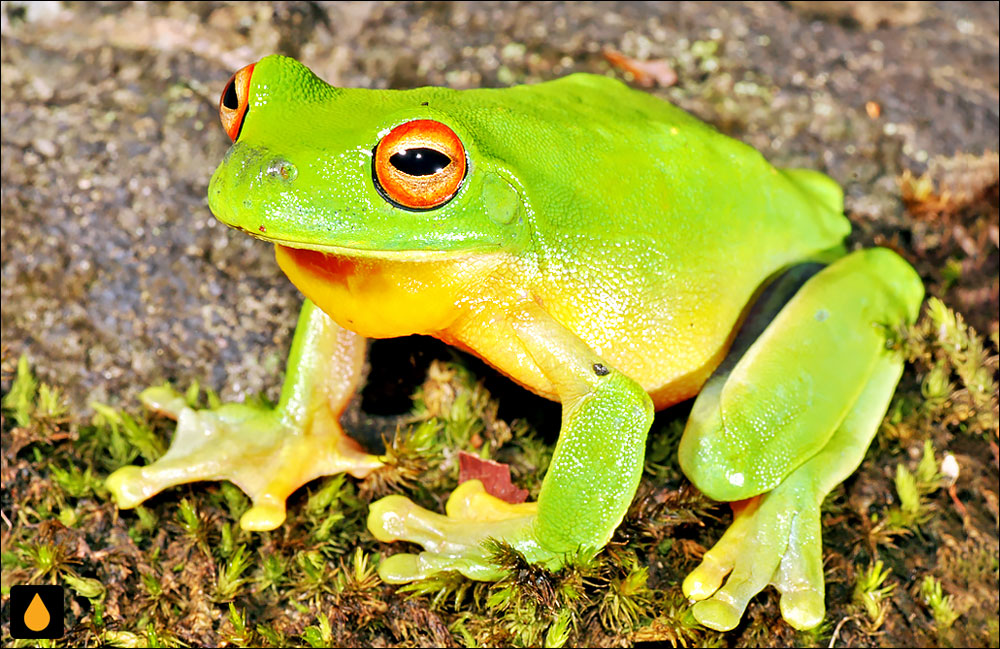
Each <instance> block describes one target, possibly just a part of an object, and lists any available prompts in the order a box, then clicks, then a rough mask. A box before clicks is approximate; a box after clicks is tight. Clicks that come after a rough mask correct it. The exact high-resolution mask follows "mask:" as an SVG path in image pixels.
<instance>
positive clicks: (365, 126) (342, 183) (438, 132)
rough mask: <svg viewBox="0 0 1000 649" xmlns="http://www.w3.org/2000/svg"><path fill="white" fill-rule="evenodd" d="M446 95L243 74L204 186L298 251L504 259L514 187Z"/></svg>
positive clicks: (513, 224)
mask: <svg viewBox="0 0 1000 649" xmlns="http://www.w3.org/2000/svg"><path fill="white" fill-rule="evenodd" d="M470 110H474V108H473V107H472V106H470V105H468V101H467V100H465V99H464V98H463V97H461V93H458V92H455V91H452V90H448V89H443V88H419V89H416V90H409V91H388V90H364V89H344V88H335V87H333V86H330V85H329V84H327V83H325V82H324V81H322V80H320V79H319V78H318V77H316V76H315V75H314V74H313V73H312V72H311V71H310V70H309V69H307V68H306V67H305V66H303V65H302V64H300V63H298V62H297V61H295V60H293V59H289V58H285V57H281V56H269V57H267V58H264V59H262V60H261V61H259V62H258V63H256V64H254V65H248V66H246V67H245V68H243V69H241V70H240V71H239V72H237V73H236V74H235V75H233V78H232V79H231V80H230V82H229V84H228V85H227V86H226V88H225V91H224V92H223V94H222V98H221V100H220V102H219V111H220V115H221V117H222V123H223V126H224V127H225V129H226V132H227V133H228V134H229V136H230V138H232V140H233V146H232V148H230V150H229V152H228V154H227V155H226V157H225V159H224V160H223V162H222V164H221V165H220V166H219V168H218V169H217V170H216V172H215V175H214V176H213V177H212V182H211V186H210V187H209V205H210V207H211V209H212V212H214V213H215V215H216V216H217V217H218V218H219V219H220V220H221V221H223V222H224V223H226V224H228V225H230V226H232V227H235V228H239V229H241V230H244V231H246V232H247V233H249V234H251V235H253V236H255V237H259V238H262V239H266V240H268V241H272V242H275V243H279V244H282V245H285V246H289V247H293V248H304V249H311V250H318V251H323V252H332V253H335V254H338V255H349V256H380V257H386V256H388V257H392V258H397V259H416V258H423V257H426V256H428V255H430V256H441V255H444V256H449V257H452V256H460V255H465V254H469V253H477V252H485V251H491V250H492V251H497V250H511V249H512V248H513V247H515V246H518V245H519V243H520V242H521V241H522V240H523V238H524V236H525V230H526V228H525V226H524V220H525V219H524V216H525V212H526V210H528V209H529V208H528V207H527V204H526V201H525V200H524V199H523V198H522V194H521V192H519V191H518V189H517V184H516V181H515V180H513V179H511V178H510V177H509V176H508V175H507V174H505V173H504V172H503V170H502V169H501V168H500V167H499V166H497V165H493V164H491V161H490V160H489V159H487V157H485V156H484V155H482V153H481V149H480V148H477V143H476V141H475V138H474V137H473V134H472V133H470V132H469V131H470V130H471V129H470V128H469V127H468V126H467V121H466V120H465V119H463V116H467V115H468V114H469V111H470Z"/></svg>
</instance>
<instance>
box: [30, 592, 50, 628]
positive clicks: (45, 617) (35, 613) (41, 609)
mask: <svg viewBox="0 0 1000 649" xmlns="http://www.w3.org/2000/svg"><path fill="white" fill-rule="evenodd" d="M51 620H52V616H51V615H49V609H47V608H45V603H44V602H42V598H41V597H39V596H38V593H35V596H34V597H33V598H32V600H31V603H30V604H28V609H27V610H26V611H25V612H24V626H26V627H28V628H29V629H31V630H32V631H35V632H36V633H37V632H39V631H41V630H42V629H44V628H45V627H47V626H48V625H49V622H50V621H51Z"/></svg>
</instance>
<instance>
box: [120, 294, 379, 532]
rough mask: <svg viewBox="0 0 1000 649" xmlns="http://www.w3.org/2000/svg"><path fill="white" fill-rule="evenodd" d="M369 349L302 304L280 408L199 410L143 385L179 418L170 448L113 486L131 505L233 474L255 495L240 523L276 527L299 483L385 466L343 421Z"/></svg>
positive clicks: (126, 471) (153, 402)
mask: <svg viewBox="0 0 1000 649" xmlns="http://www.w3.org/2000/svg"><path fill="white" fill-rule="evenodd" d="M364 350H365V343H364V339H362V338H361V337H359V336H358V335H357V334H354V333H352V332H350V331H347V330H345V329H342V328H341V327H339V326H338V325H337V324H336V323H334V322H333V321H332V320H331V319H330V318H329V317H328V316H327V315H326V314H325V313H323V312H322V311H320V310H319V309H317V308H316V307H315V306H313V304H312V303H311V302H309V301H306V302H305V303H304V304H303V307H302V312H301V314H300V317H299V322H298V326H297V327H296V330H295V338H294V339H293V342H292V350H291V352H290V354H289V361H288V371H287V375H286V378H285V383H284V387H283V390H282V393H281V399H280V401H279V403H278V405H277V407H275V408H273V409H272V408H261V407H255V406H246V405H243V404H227V405H223V406H221V407H219V408H217V409H214V410H194V409H192V408H188V407H186V404H185V402H184V399H183V398H182V397H181V396H180V395H178V394H176V393H174V392H173V391H172V390H170V389H168V388H153V389H151V390H147V391H146V392H145V393H144V394H143V400H144V401H145V402H146V403H147V405H149V406H150V407H152V408H153V409H155V410H158V411H161V412H164V413H165V414H167V415H168V416H171V417H174V418H176V419H177V430H176V432H175V434H174V438H173V441H172V442H171V445H170V449H169V450H168V451H167V453H166V454H165V455H164V456H163V457H161V458H160V459H159V460H157V461H156V462H154V463H153V464H150V465H148V466H144V467H136V466H131V467H124V468H122V469H119V470H118V471H116V472H114V473H113V474H112V475H111V476H109V477H108V483H107V484H108V488H109V489H110V490H111V492H112V493H113V494H114V496H115V499H116V500H117V502H118V505H119V506H120V507H123V508H128V507H134V506H136V505H138V504H139V503H141V502H142V501H143V500H145V499H146V498H149V497H150V496H152V495H153V494H155V493H157V492H159V491H161V490H162V489H165V488H167V487H170V486H173V485H177V484H182V483H185V482H194V481H197V480H231V481H232V482H233V483H235V484H236V485H237V486H239V487H240V488H241V489H243V491H245V492H246V493H247V495H249V496H250V498H251V499H252V501H253V507H252V508H251V509H250V510H249V511H247V512H246V513H245V514H244V515H243V517H242V519H241V520H240V524H241V525H242V526H243V528H244V529H252V530H268V529H274V528H275V527H277V526H278V525H280V524H281V522H282V521H283V520H284V518H285V499H286V498H287V497H288V496H289V495H290V494H291V493H292V492H293V491H294V490H295V489H297V488H298V487H299V486H301V485H302V484H304V483H306V482H308V481H309V480H312V479H314V478H316V477H319V476H321V475H328V474H334V473H341V472H344V471H347V472H350V473H352V474H354V475H356V476H363V475H365V474H367V473H368V472H369V471H371V470H372V469H374V468H377V467H378V466H380V462H379V461H378V459H377V458H376V457H374V456H371V455H368V454H366V453H364V452H363V451H362V450H361V449H360V448H359V447H358V445H357V444H356V443H354V441H353V440H351V439H350V438H348V437H346V436H345V435H344V434H343V431H342V429H341V428H340V425H339V423H338V418H339V416H340V413H341V412H342V411H343V409H344V407H345V405H346V404H347V401H348V400H349V399H350V398H351V396H352V394H353V392H354V388H355V386H356V384H357V381H358V378H359V376H360V373H361V368H362V366H363V363H364Z"/></svg>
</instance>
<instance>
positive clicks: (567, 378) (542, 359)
mask: <svg viewBox="0 0 1000 649" xmlns="http://www.w3.org/2000/svg"><path fill="white" fill-rule="evenodd" d="M511 326H512V328H513V330H514V332H515V334H516V336H517V338H518V339H519V340H520V342H521V344H523V346H524V349H525V351H526V352H527V353H528V354H529V355H530V357H531V358H532V360H533V361H534V362H535V363H536V364H537V365H538V367H539V369H540V370H541V371H542V372H543V373H544V374H545V376H546V377H547V378H548V379H549V380H550V381H551V382H552V384H553V386H554V387H555V389H556V391H557V393H558V395H559V398H560V401H561V402H562V405H563V418H562V429H561V432H560V435H559V441H558V442H557V443H556V448H555V452H554V454H553V457H552V462H551V463H550V465H549V470H548V473H547V474H546V476H545V481H544V482H543V484H542V488H541V492H540V494H539V499H538V503H537V509H535V505H527V504H526V505H520V506H510V505H507V506H503V505H500V504H498V503H497V502H495V499H492V497H490V496H487V495H485V494H480V493H479V492H480V491H481V485H478V483H475V484H476V486H475V487H474V488H472V489H473V491H475V494H474V495H475V498H469V497H468V496H469V494H466V493H464V492H466V491H467V490H468V489H470V488H469V487H466V484H469V483H466V484H463V485H461V486H460V487H459V488H458V489H457V490H456V492H455V493H454V494H453V495H452V497H451V499H450V500H449V505H448V508H447V509H448V515H447V516H441V515H440V514H435V513H433V512H430V511H427V510H425V509H423V508H420V507H417V506H416V505H414V504H413V503H411V502H410V501H409V500H407V499H405V498H402V497H399V496H390V497H389V498H385V499H382V500H381V501H379V502H377V503H375V504H373V505H372V509H371V513H370V515H369V518H368V528H369V530H370V531H371V532H372V533H373V534H374V535H375V537H376V538H378V539H379V540H382V541H386V542H388V541H395V540H407V541H412V542H415V543H418V544H420V545H422V546H423V547H424V550H425V551H424V552H422V553H420V554H419V555H410V554H403V555H399V554H397V555H394V556H392V557H390V558H389V559H387V560H386V561H384V562H383V563H382V566H380V568H379V574H380V575H382V578H383V579H384V580H386V581H391V582H404V581H411V580H413V579H418V578H421V577H425V576H427V575H429V574H432V573H433V572H437V571H440V570H445V569H449V568H450V569H456V570H459V571H461V572H462V573H464V574H466V575H467V576H469V577H472V578H478V579H495V578H497V577H499V576H500V574H499V573H498V572H497V570H496V568H495V567H493V566H492V565H491V564H490V563H489V559H488V557H487V555H486V552H485V551H484V549H483V547H482V541H484V540H485V539H487V538H491V537H492V538H497V539H500V540H503V541H506V542H508V543H511V544H512V545H514V546H515V547H516V548H518V549H519V550H520V551H522V552H523V553H524V554H525V556H526V558H528V559H529V560H530V561H544V562H546V563H548V564H549V565H550V566H553V567H555V566H558V565H560V564H561V562H562V560H563V557H564V555H565V554H566V553H570V552H574V551H577V550H578V549H580V548H581V547H591V548H599V547H602V546H603V545H604V544H605V543H607V542H608V540H609V539H610V538H611V535H612V533H613V532H614V530H615V528H616V527H617V526H618V524H619V523H620V522H621V519H622V517H623V516H624V514H625V511H626V510H627V509H628V506H629V503H630V502H631V500H632V496H633V495H634V493H635V489H636V487H637V485H638V481H639V477H640V474H641V472H642V461H643V453H644V449H645V436H646V434H647V433H648V431H649V426H650V424H651V422H652V415H653V408H652V402H651V401H650V399H649V396H648V395H647V394H646V393H645V391H644V390H643V389H642V388H641V386H639V385H638V384H637V383H636V382H635V381H633V380H631V379H629V378H628V377H626V376H624V375H623V374H621V373H619V372H617V371H616V370H614V369H613V368H611V367H610V366H609V365H607V364H606V363H605V361H603V359H601V358H600V357H598V356H597V355H596V354H595V353H594V352H593V350H591V349H590V348H589V347H587V345H586V344H584V343H583V342H582V341H581V340H580V339H579V338H577V337H576V336H575V335H574V334H572V333H571V332H569V331H568V330H566V329H565V328H564V327H562V325H560V324H559V323H558V322H556V321H555V320H554V319H552V317H551V316H549V315H548V314H547V313H545V312H544V311H543V310H542V309H540V308H538V307H537V306H536V305H534V304H530V305H527V306H525V307H524V311H523V312H522V313H520V314H518V315H517V316H516V317H513V318H512V319H511ZM484 507H485V508H486V510H484V509H483V508H484ZM515 507H516V508H517V509H515ZM487 510H488V511H487Z"/></svg>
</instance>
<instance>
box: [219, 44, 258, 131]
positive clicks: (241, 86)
mask: <svg viewBox="0 0 1000 649" xmlns="http://www.w3.org/2000/svg"><path fill="white" fill-rule="evenodd" d="M253 66H254V64H253V63H251V64H250V65H247V66H244V67H242V68H240V69H239V71H237V72H236V74H234V75H233V76H232V77H230V79H229V83H227V84H226V89H225V90H223V91H222V96H221V97H219V117H220V118H221V119H222V127H223V128H224V129H226V135H228V136H229V139H230V140H232V141H233V142H235V141H236V138H238V137H239V136H240V131H241V130H242V129H243V120H244V118H246V114H247V108H248V107H249V105H250V75H252V74H253Z"/></svg>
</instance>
